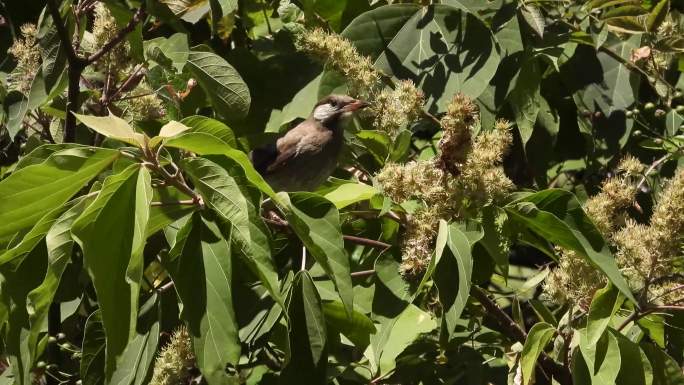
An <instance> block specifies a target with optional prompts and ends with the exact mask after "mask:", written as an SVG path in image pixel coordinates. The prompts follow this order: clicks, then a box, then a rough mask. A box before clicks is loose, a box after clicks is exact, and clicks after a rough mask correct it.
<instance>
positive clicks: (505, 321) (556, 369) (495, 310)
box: [470, 286, 572, 385]
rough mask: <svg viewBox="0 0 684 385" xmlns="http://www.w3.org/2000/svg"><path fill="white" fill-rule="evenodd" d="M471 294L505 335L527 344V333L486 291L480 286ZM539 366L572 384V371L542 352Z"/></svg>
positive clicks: (564, 381) (559, 380) (554, 376)
mask: <svg viewBox="0 0 684 385" xmlns="http://www.w3.org/2000/svg"><path fill="white" fill-rule="evenodd" d="M470 294H471V295H472V296H473V297H475V298H476V299H477V300H478V301H480V303H481V304H482V306H484V308H485V309H486V310H487V315H489V316H491V317H492V318H494V319H495V320H496V321H497V323H498V324H499V325H500V326H501V327H502V329H503V330H502V332H503V333H504V334H505V335H507V336H508V337H510V338H512V339H514V340H515V341H518V342H520V343H525V340H526V339H527V333H525V331H524V330H522V328H520V326H518V324H517V323H516V322H515V321H513V319H512V318H511V317H510V316H509V315H508V314H506V312H504V311H503V310H502V309H501V308H500V307H499V305H497V304H496V302H494V301H493V300H492V299H491V298H489V295H488V294H487V292H486V291H485V290H484V289H482V288H480V287H478V286H473V287H472V288H471V290H470ZM539 365H540V366H541V367H542V368H543V369H544V371H545V372H547V373H548V374H550V375H552V376H553V378H554V379H555V380H556V381H558V383H560V384H561V385H570V384H572V377H571V376H570V370H569V369H568V368H567V367H565V366H563V365H560V364H558V363H557V362H556V361H554V360H553V359H552V358H551V357H549V356H548V355H547V354H546V353H544V352H542V354H541V355H540V356H539Z"/></svg>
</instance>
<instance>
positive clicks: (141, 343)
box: [108, 294, 161, 385]
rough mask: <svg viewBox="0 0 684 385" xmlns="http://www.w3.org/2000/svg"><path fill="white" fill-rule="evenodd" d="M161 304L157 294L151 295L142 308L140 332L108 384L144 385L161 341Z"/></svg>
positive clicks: (139, 322)
mask: <svg viewBox="0 0 684 385" xmlns="http://www.w3.org/2000/svg"><path fill="white" fill-rule="evenodd" d="M160 316H161V312H160V304H159V299H158V297H157V295H156V294H155V295H153V296H151V297H150V298H149V299H148V300H147V302H146V303H145V304H144V305H143V306H142V308H141V309H140V318H139V319H138V327H137V329H138V332H137V333H136V335H135V338H133V339H132V340H131V342H130V343H129V344H128V345H127V346H126V350H124V352H123V354H121V357H120V361H119V362H118V363H117V365H116V370H115V371H114V373H113V374H112V378H111V380H110V381H109V382H108V384H111V385H142V384H143V383H145V380H146V379H147V377H148V374H149V372H150V370H149V369H150V364H152V360H153V359H154V357H155V355H156V353H157V344H158V343H159V319H160Z"/></svg>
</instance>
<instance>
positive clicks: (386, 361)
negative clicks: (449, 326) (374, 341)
mask: <svg viewBox="0 0 684 385" xmlns="http://www.w3.org/2000/svg"><path fill="white" fill-rule="evenodd" d="M436 327H437V323H436V322H435V320H434V319H433V318H432V317H431V316H430V314H429V313H426V312H424V311H423V310H421V309H420V308H418V307H417V306H415V305H409V306H408V307H407V308H406V310H404V311H403V312H402V313H401V315H400V316H399V317H398V319H397V321H396V323H395V324H394V327H393V328H392V331H391V333H390V335H389V339H388V343H387V344H386V345H385V346H384V348H383V349H382V352H381V355H380V357H379V359H380V365H379V369H380V373H381V374H385V373H389V372H390V371H391V370H392V369H394V367H395V365H396V358H397V356H399V354H401V353H402V352H403V351H404V349H406V347H408V346H409V345H410V344H411V343H412V342H413V341H415V340H416V338H418V337H419V336H420V335H421V334H423V333H429V332H430V331H432V330H434V329H435V328H436Z"/></svg>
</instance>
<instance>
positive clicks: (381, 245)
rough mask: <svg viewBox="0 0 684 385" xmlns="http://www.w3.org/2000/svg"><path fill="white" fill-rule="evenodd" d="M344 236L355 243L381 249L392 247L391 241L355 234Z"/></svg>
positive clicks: (346, 239)
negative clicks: (386, 241) (381, 240)
mask: <svg viewBox="0 0 684 385" xmlns="http://www.w3.org/2000/svg"><path fill="white" fill-rule="evenodd" d="M342 238H343V239H344V240H345V241H347V242H350V243H355V244H357V245H363V246H370V247H375V248H380V249H389V248H390V247H392V245H390V244H389V243H385V242H380V241H376V240H373V239H368V238H362V237H356V236H353V235H343V236H342Z"/></svg>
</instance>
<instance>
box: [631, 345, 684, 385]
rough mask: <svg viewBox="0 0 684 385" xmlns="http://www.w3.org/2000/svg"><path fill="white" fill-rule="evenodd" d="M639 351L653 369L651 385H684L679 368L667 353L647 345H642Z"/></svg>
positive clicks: (682, 375) (683, 377)
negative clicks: (642, 352)
mask: <svg viewBox="0 0 684 385" xmlns="http://www.w3.org/2000/svg"><path fill="white" fill-rule="evenodd" d="M641 349H642V350H643V351H644V353H646V356H647V357H648V360H649V362H650V364H651V366H652V367H653V384H658V385H684V374H682V369H681V367H680V366H679V364H678V363H677V361H675V360H674V359H673V358H672V357H670V355H668V354H667V352H665V351H663V350H662V349H659V348H658V347H657V346H655V345H653V344H649V343H642V344H641Z"/></svg>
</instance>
